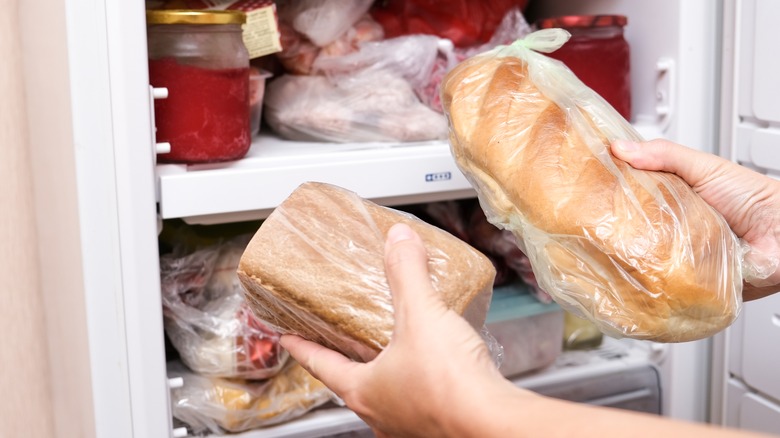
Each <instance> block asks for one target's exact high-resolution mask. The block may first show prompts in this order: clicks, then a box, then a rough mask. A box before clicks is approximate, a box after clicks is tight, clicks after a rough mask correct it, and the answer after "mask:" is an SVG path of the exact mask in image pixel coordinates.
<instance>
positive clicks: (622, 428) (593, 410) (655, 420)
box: [450, 384, 760, 438]
mask: <svg viewBox="0 0 780 438" xmlns="http://www.w3.org/2000/svg"><path fill="white" fill-rule="evenodd" d="M481 394H482V396H475V397H473V398H472V400H469V401H468V402H467V404H468V405H469V407H468V409H469V410H471V412H470V413H468V415H465V414H464V413H460V414H461V415H457V418H453V420H454V421H455V423H454V425H453V428H452V429H451V430H450V433H451V435H450V436H467V437H481V438H484V437H496V438H499V437H501V438H503V437H513V438H521V437H539V436H543V437H546V438H556V437H562V438H563V437H572V436H576V437H579V438H589V437H593V438H604V437H612V436H621V437H624V436H631V437H648V438H658V437H659V436H670V437H671V436H685V437H689V438H696V437H706V438H737V437H741V438H747V437H758V436H760V435H758V434H750V433H747V432H743V431H738V430H733V429H726V428H721V427H718V426H713V425H705V424H697V423H688V422H682V421H675V420H671V419H669V418H663V417H660V416H655V415H650V414H642V413H637V412H630V411H626V410H619V409H613V408H603V407H595V406H589V405H585V404H580V403H573V402H568V401H563V400H558V399H553V398H549V397H543V396H540V395H537V394H534V393H532V392H530V391H527V390H523V389H520V388H516V387H512V386H511V384H508V385H505V386H503V387H501V388H498V387H497V388H493V389H491V390H488V391H483V392H481ZM472 395H474V394H472Z"/></svg>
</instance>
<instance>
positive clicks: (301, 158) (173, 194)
mask: <svg viewBox="0 0 780 438" xmlns="http://www.w3.org/2000/svg"><path fill="white" fill-rule="evenodd" d="M264 138H267V137H260V139H259V140H256V143H255V144H253V149H254V151H252V152H250V154H251V155H249V156H247V157H246V158H244V159H242V160H239V161H236V162H232V163H222V164H214V165H198V166H187V165H177V164H160V165H158V166H157V174H158V179H159V187H160V203H159V213H160V215H161V216H162V218H163V219H171V218H198V217H202V218H204V220H196V221H197V222H200V223H203V222H211V223H214V222H215V221H219V218H215V216H219V215H223V214H241V213H243V214H244V215H245V216H254V217H255V218H262V216H263V215H265V216H267V213H268V212H269V211H270V210H272V209H273V208H275V207H276V206H277V205H279V204H280V203H281V202H282V201H283V200H284V199H286V198H287V196H288V195H289V194H290V193H291V192H292V191H293V190H294V189H295V188H296V187H297V186H298V185H299V184H301V183H303V182H305V181H320V182H326V183H330V184H335V185H338V186H341V187H344V188H346V189H348V190H352V191H355V192H356V193H358V194H359V195H360V196H361V197H364V198H366V199H372V200H386V201H387V202H384V201H382V202H381V203H385V205H387V204H388V203H396V204H397V203H400V201H401V200H402V199H404V198H409V199H417V200H419V201H420V202H423V201H431V200H434V199H452V198H457V197H461V198H462V197H464V196H466V195H467V194H469V193H470V191H471V190H472V188H471V185H470V184H469V183H468V181H467V180H466V178H465V177H464V176H463V174H462V173H461V172H460V170H459V169H458V167H457V165H456V164H455V161H454V159H453V158H452V155H451V154H450V149H449V144H447V143H446V142H424V143H419V144H414V145H409V146H407V145H403V146H396V147H387V146H384V147H382V146H377V145H375V144H371V145H331V144H325V145H323V147H322V149H321V150H316V149H313V148H312V147H311V146H310V144H306V143H296V142H284V141H279V140H276V141H272V140H269V141H266V142H263V139H264ZM339 148H340V149H339ZM286 150H289V152H285V151H286Z"/></svg>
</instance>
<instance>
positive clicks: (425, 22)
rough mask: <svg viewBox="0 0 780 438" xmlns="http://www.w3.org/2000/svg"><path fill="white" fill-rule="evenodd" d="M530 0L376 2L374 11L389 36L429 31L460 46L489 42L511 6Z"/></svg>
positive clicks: (428, 32)
mask: <svg viewBox="0 0 780 438" xmlns="http://www.w3.org/2000/svg"><path fill="white" fill-rule="evenodd" d="M527 4H528V0H493V1H489V2H487V1H483V0H455V1H448V2H446V4H442V3H441V2H436V1H431V0H385V1H381V2H376V4H375V6H374V7H373V8H372V9H371V14H372V15H373V16H374V18H375V19H376V20H377V21H378V22H380V23H381V24H382V27H383V28H384V29H385V32H386V33H387V36H388V37H396V36H402V35H414V34H426V35H437V36H440V37H443V38H447V39H449V40H451V41H452V42H453V43H455V45H456V46H457V47H470V46H475V45H479V44H484V43H486V42H487V41H488V40H489V39H490V37H491V36H492V35H493V33H494V32H495V31H496V28H497V27H498V26H499V24H500V22H501V19H502V18H503V17H504V14H505V13H506V11H507V10H509V9H511V8H518V9H521V10H522V9H523V8H525V6H526V5H527Z"/></svg>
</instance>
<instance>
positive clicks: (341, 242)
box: [238, 182, 495, 362]
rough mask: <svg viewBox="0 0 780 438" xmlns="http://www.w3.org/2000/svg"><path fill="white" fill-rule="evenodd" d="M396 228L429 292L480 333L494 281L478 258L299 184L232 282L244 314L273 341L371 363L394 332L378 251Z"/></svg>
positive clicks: (363, 204) (421, 225) (451, 241)
mask: <svg viewBox="0 0 780 438" xmlns="http://www.w3.org/2000/svg"><path fill="white" fill-rule="evenodd" d="M399 222H400V223H405V224H407V225H409V226H410V227H411V228H412V229H414V230H415V231H416V232H417V233H418V234H419V235H420V237H421V238H422V240H423V242H424V243H425V246H426V249H427V252H428V267H429V271H430V277H431V282H432V283H433V288H434V290H436V291H437V292H438V293H440V294H441V297H442V299H443V301H444V302H445V304H446V305H447V307H448V308H450V309H452V310H453V311H455V312H456V313H458V314H460V315H462V316H463V317H464V318H465V319H466V320H467V321H468V322H469V323H470V324H471V325H472V327H474V329H475V330H477V331H479V330H480V329H481V328H482V327H483V326H484V322H485V318H486V316H487V311H488V307H489V305H490V298H491V296H492V291H493V278H494V276H495V270H494V268H493V266H492V265H491V264H490V262H489V261H488V260H487V258H486V257H484V255H482V254H481V253H479V252H478V251H476V250H475V249H473V248H471V247H469V246H468V245H467V244H465V243H464V242H462V241H460V240H459V239H457V238H455V237H454V236H452V235H450V234H449V233H446V232H445V231H443V230H441V229H438V228H436V227H434V226H433V225H430V224H427V223H425V222H423V221H422V220H420V219H419V218H417V217H415V216H413V215H411V214H409V213H406V212H401V211H398V210H393V209H390V208H387V207H383V206H379V205H376V204H374V203H373V202H371V201H368V200H365V199H362V198H361V197H360V196H358V195H357V194H356V193H354V192H351V191H348V190H346V189H343V188H341V187H338V186H334V185H330V184H325V183H313V182H309V183H304V184H302V185H301V186H299V187H298V188H297V189H296V190H295V191H293V193H292V194H291V195H290V196H289V197H288V198H287V199H285V201H284V202H282V204H280V205H279V207H277V208H276V209H275V210H274V211H273V213H271V215H270V216H269V217H268V218H267V219H266V220H265V221H264V222H263V224H262V225H261V226H260V229H259V230H258V231H257V233H256V234H255V236H254V237H253V238H252V241H251V242H250V243H249V245H247V247H246V250H245V251H244V255H243V256H242V258H241V262H240V264H239V268H238V274H239V278H240V280H241V284H242V285H243V286H244V289H245V291H246V293H245V295H246V298H247V301H248V302H249V303H250V305H251V307H252V310H253V311H254V312H255V313H256V314H257V316H258V317H259V318H260V319H262V320H263V321H267V322H268V323H269V325H271V326H272V327H274V328H275V329H276V330H277V331H279V332H280V333H292V334H296V335H299V336H301V337H303V338H305V339H308V340H310V341H313V342H316V343H318V344H320V345H324V346H326V347H328V348H330V349H333V350H336V351H339V352H340V353H342V354H344V355H345V356H347V357H350V358H351V359H353V360H356V361H364V362H365V361H370V360H372V359H373V358H374V357H375V356H376V355H377V354H379V352H380V351H381V350H382V349H383V348H384V347H385V346H386V345H387V344H388V342H389V341H390V338H391V337H392V333H393V324H394V322H393V303H392V296H391V293H390V286H389V285H388V282H387V278H386V275H385V268H384V246H385V239H386V235H387V231H388V229H389V228H390V227H391V226H392V225H394V224H396V223H399Z"/></svg>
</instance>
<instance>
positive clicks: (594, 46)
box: [537, 15, 631, 121]
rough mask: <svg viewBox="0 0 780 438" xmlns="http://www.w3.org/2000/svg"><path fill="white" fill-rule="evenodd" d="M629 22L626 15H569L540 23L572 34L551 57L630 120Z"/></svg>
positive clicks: (544, 26) (538, 24)
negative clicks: (626, 34) (625, 36)
mask: <svg viewBox="0 0 780 438" xmlns="http://www.w3.org/2000/svg"><path fill="white" fill-rule="evenodd" d="M627 22H628V20H627V18H626V17H625V16H623V15H568V16H562V17H554V18H544V19H541V20H539V21H538V22H537V26H538V27H539V28H540V29H546V28H562V29H566V30H567V31H568V32H569V33H570V34H571V39H569V41H568V42H566V44H564V45H563V46H562V47H561V48H560V49H558V50H556V51H555V52H552V53H550V54H548V56H550V57H551V58H555V59H558V60H560V61H562V62H563V63H564V64H566V66H567V67H569V69H570V70H571V71H573V72H574V74H575V75H577V77H578V78H579V79H580V80H581V81H582V82H583V83H584V84H585V85H587V86H588V87H590V88H591V89H592V90H593V91H595V92H596V93H598V94H599V95H600V96H601V97H603V98H604V100H606V101H607V102H609V103H610V104H611V105H612V106H613V107H614V108H615V109H616V110H617V111H618V112H619V113H620V115H622V116H623V117H624V118H625V119H626V120H629V121H630V120H631V78H630V70H631V69H630V67H631V66H630V51H629V46H628V42H627V41H626V39H625V38H624V36H623V28H624V27H625V26H626V24H627Z"/></svg>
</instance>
